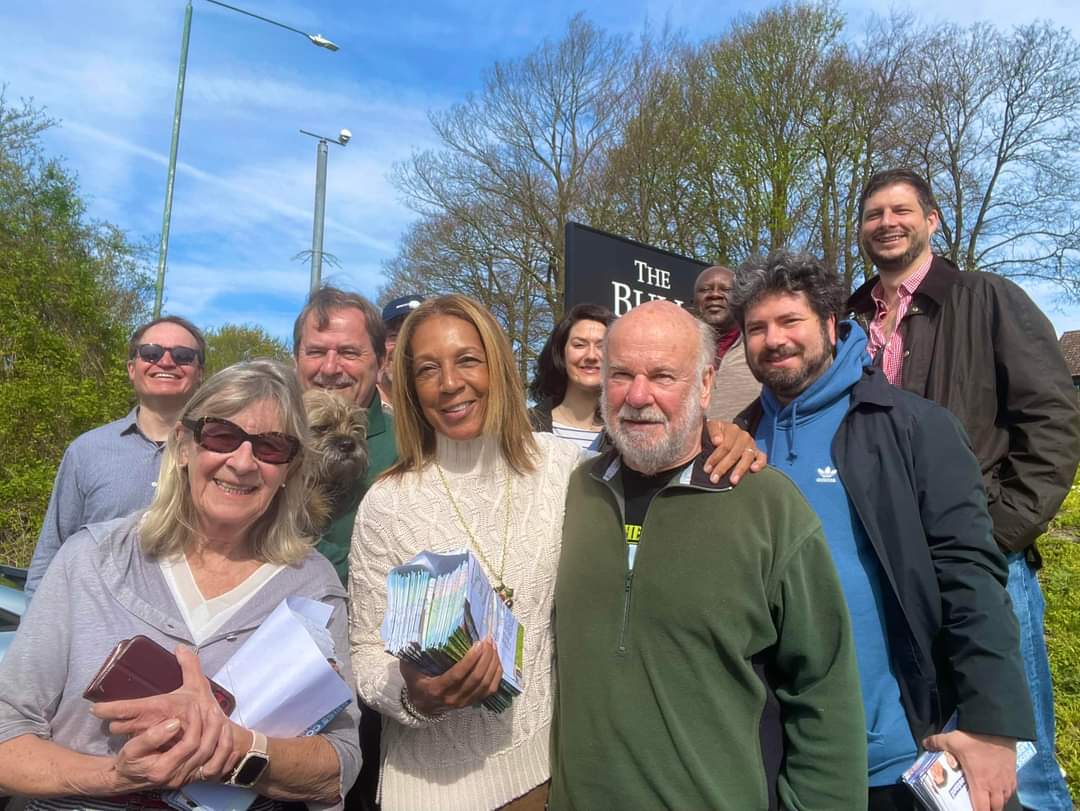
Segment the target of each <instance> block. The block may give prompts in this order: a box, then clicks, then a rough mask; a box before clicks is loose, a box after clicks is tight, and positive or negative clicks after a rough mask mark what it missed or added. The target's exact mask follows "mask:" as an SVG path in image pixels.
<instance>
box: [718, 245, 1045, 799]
mask: <svg viewBox="0 0 1080 811" xmlns="http://www.w3.org/2000/svg"><path fill="white" fill-rule="evenodd" d="M843 300H844V289H843V286H842V284H841V283H840V280H839V278H838V277H837V276H836V274H835V273H833V272H831V271H826V270H825V269H824V267H822V265H821V264H820V262H818V261H817V260H815V259H813V258H812V257H810V256H807V255H794V254H789V253H784V252H779V253H775V254H773V255H770V256H769V258H768V259H765V260H751V261H750V262H748V263H746V264H744V265H743V266H742V267H741V268H739V271H738V273H737V274H736V281H735V285H734V288H733V290H732V306H733V309H734V312H735V314H736V317H737V318H738V319H739V323H740V324H741V326H742V328H743V334H744V335H745V336H746V352H747V361H748V364H749V366H750V369H751V371H752V372H753V373H754V374H755V376H756V377H757V378H758V380H760V381H761V383H762V384H763V390H762V395H761V397H760V399H759V400H757V401H755V403H754V404H753V405H751V406H750V408H748V409H747V410H746V411H744V412H743V414H742V415H741V417H742V420H743V422H744V424H745V425H746V426H747V427H748V428H750V429H752V430H753V432H754V434H755V437H756V438H757V440H758V443H759V444H760V445H761V446H762V447H763V448H764V449H765V450H766V451H767V452H768V454H769V459H770V461H771V463H772V464H773V465H775V466H777V467H779V468H780V469H781V470H782V471H784V472H785V473H787V474H788V475H789V476H790V477H791V478H792V479H793V480H794V481H795V483H796V484H797V485H798V486H799V488H800V489H801V490H802V492H803V495H805V496H806V498H807V500H808V501H809V502H810V504H811V506H813V507H814V510H815V511H816V512H817V514H818V516H819V517H820V518H821V521H822V525H823V526H824V529H825V537H826V540H827V541H828V544H829V549H830V551H831V552H832V556H833V560H834V562H835V563H836V567H837V571H838V573H839V575H840V582H841V584H842V586H843V589H844V596H845V598H846V600H847V604H848V609H849V611H850V613H851V618H852V630H853V633H854V636H855V647H856V653H857V657H858V664H859V675H860V681H861V685H862V697H863V703H864V707H865V711H866V719H867V745H868V758H867V760H868V765H869V769H870V773H869V784H870V795H869V807H870V809H871V811H885V810H886V809H888V811H897V810H898V809H905V810H906V809H915V808H916V807H917V806H916V803H915V800H914V795H913V794H911V793H910V792H909V791H908V789H907V788H906V787H904V786H898V785H897V780H898V778H899V776H900V775H901V774H902V773H903V771H904V770H905V769H906V768H907V767H908V766H910V765H911V763H912V762H913V761H914V760H915V758H916V756H917V753H918V749H919V746H920V744H923V745H925V746H927V747H928V748H933V749H945V750H946V751H949V752H951V753H952V754H953V755H954V756H955V757H956V758H957V760H959V761H960V763H961V765H962V766H963V768H964V772H965V775H966V777H967V780H968V785H969V789H970V791H971V794H972V801H973V807H974V808H975V809H976V811H1000V810H1001V809H1003V808H1005V807H1007V805H1006V804H1007V802H1008V801H1009V798H1010V797H1011V795H1012V794H1013V793H1014V791H1015V788H1016V756H1015V742H1016V740H1017V739H1030V738H1033V737H1034V734H1035V727H1034V719H1033V717H1032V712H1031V705H1030V704H1029V703H1028V701H1027V700H1026V698H1027V697H1026V689H1025V684H1024V671H1023V665H1022V663H1021V661H1020V652H1019V641H1018V640H1019V633H1018V629H1017V624H1016V621H1015V620H1014V619H1013V616H1012V614H1011V612H1010V610H1009V600H1008V597H1007V594H1006V591H1005V581H1006V573H1007V568H1006V564H1005V559H1004V557H1003V555H1002V554H1001V552H1000V551H999V550H998V548H997V546H996V545H995V544H994V541H993V535H992V525H991V521H990V515H989V513H988V512H987V506H986V496H985V493H984V491H983V488H982V485H981V482H980V477H979V469H978V465H977V464H976V461H975V457H974V456H973V455H972V453H971V450H970V448H969V447H968V444H967V441H966V438H965V437H964V433H963V430H962V429H961V427H960V425H959V423H958V422H957V420H956V418H955V417H953V416H952V415H951V414H950V413H949V412H948V411H947V410H945V409H944V408H942V407H940V406H937V405H935V404H933V403H931V402H929V401H928V400H924V399H922V398H920V397H916V396H914V395H912V394H909V393H907V392H902V391H898V390H896V389H894V388H893V387H892V386H890V385H889V383H888V381H887V380H886V379H885V377H884V375H883V374H882V373H881V372H880V371H879V370H876V369H873V368H870V366H869V357H868V355H867V352H866V335H865V333H864V332H863V331H862V330H861V329H860V328H859V326H858V325H856V324H853V323H851V322H841V323H840V324H837V321H836V312H837V310H838V309H839V308H840V306H841V305H842V303H843ZM954 711H955V712H956V715H957V731H954V732H949V733H945V734H935V733H937V732H938V731H939V730H940V729H941V727H942V725H943V724H944V723H945V722H946V721H947V720H948V718H949V716H951V715H952V714H953V712H954ZM1012 807H1014V808H1015V807H1017V804H1016V801H1015V800H1013V805H1012Z"/></svg>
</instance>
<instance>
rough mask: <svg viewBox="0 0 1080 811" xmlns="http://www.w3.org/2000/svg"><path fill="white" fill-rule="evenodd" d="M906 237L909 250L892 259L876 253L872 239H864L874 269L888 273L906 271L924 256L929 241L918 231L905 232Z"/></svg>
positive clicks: (864, 246)
mask: <svg viewBox="0 0 1080 811" xmlns="http://www.w3.org/2000/svg"><path fill="white" fill-rule="evenodd" d="M905 235H906V236H907V238H908V247H907V250H906V251H904V252H903V253H902V254H900V255H899V256H896V257H893V258H892V259H890V258H888V257H886V256H882V255H881V254H880V253H878V252H877V251H875V250H874V247H873V242H872V240H870V239H864V240H863V246H862V247H863V250H864V251H865V252H866V255H867V256H868V257H870V261H871V262H873V263H874V267H876V268H877V269H878V270H884V271H886V272H892V271H897V270H904V269H905V268H907V267H910V266H911V263H912V262H914V261H915V260H916V259H918V258H919V256H920V255H922V252H923V251H925V250H926V245H927V241H926V240H925V239H923V238H922V235H921V234H919V233H918V232H916V231H910V232H905Z"/></svg>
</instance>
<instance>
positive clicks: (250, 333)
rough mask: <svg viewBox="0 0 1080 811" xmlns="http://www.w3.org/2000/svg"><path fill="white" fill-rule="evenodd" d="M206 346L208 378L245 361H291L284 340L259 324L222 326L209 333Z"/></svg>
mask: <svg viewBox="0 0 1080 811" xmlns="http://www.w3.org/2000/svg"><path fill="white" fill-rule="evenodd" d="M206 344H207V356H206V376H210V375H212V374H214V372H220V371H221V370H222V369H224V368H225V367H226V366H231V365H232V364H234V363H239V362H240V361H242V360H255V359H256V358H270V359H272V360H284V361H287V360H290V359H291V358H292V353H291V352H290V351H289V347H288V346H287V345H286V344H285V342H284V341H281V340H279V339H277V338H275V337H274V336H272V335H270V333H268V332H267V331H266V330H264V329H263V328H262V327H260V326H258V325H256V324H222V325H221V326H220V327H217V328H216V329H210V330H207V331H206Z"/></svg>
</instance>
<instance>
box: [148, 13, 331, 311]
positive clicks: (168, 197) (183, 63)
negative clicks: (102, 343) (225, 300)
mask: <svg viewBox="0 0 1080 811" xmlns="http://www.w3.org/2000/svg"><path fill="white" fill-rule="evenodd" d="M206 2H207V3H212V4H213V5H215V6H221V7H222V8H227V9H229V10H230V11H235V12H237V13H238V14H244V15H246V16H248V17H254V18H255V19H256V20H262V21H263V22H265V23H270V25H276V26H277V27H278V28H284V29H285V30H286V31H292V32H294V33H297V34H300V35H301V36H303V37H304V38H305V39H307V40H308V41H309V42H310V43H311V44H312V45H318V46H319V47H320V48H325V49H326V50H328V51H336V50H338V46H337V45H335V44H334V43H333V42H331V41H330V40H328V39H327V38H326V37H324V36H323V35H322V34H309V33H307V32H306V31H301V30H300V29H299V28H293V27H292V26H291V25H285V23H280V22H278V21H277V20H271V19H270V18H269V17H263V16H261V15H259V14H253V13H252V12H250V11H245V10H244V9H242V8H237V7H236V6H230V5H229V4H228V3H222V2H221V0H206ZM190 39H191V0H188V3H187V6H186V7H185V8H184V33H183V35H182V36H181V38H180V70H179V73H178V74H177V77H176V105H175V107H174V108H173V125H172V142H171V144H170V145H169V170H168V175H167V177H166V181H165V210H164V213H163V214H162V217H161V243H160V244H159V245H158V269H157V282H156V283H155V285H154V318H157V317H158V316H159V315H161V299H162V295H163V293H164V291H165V263H166V259H167V257H168V255H169V225H170V223H171V221H172V198H173V184H174V182H175V179H176V153H177V150H178V149H179V147H180V117H181V114H182V113H183V110H184V82H185V81H186V77H187V55H188V42H189V40H190Z"/></svg>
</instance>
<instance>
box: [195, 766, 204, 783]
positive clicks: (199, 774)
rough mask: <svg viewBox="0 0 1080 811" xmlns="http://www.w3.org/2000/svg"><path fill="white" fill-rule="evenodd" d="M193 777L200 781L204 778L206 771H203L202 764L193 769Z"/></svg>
mask: <svg viewBox="0 0 1080 811" xmlns="http://www.w3.org/2000/svg"><path fill="white" fill-rule="evenodd" d="M195 779H196V780H197V781H198V782H200V783H201V782H203V781H204V780H206V773H205V772H204V771H203V767H202V766H200V767H199V768H197V769H196V770H195Z"/></svg>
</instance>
